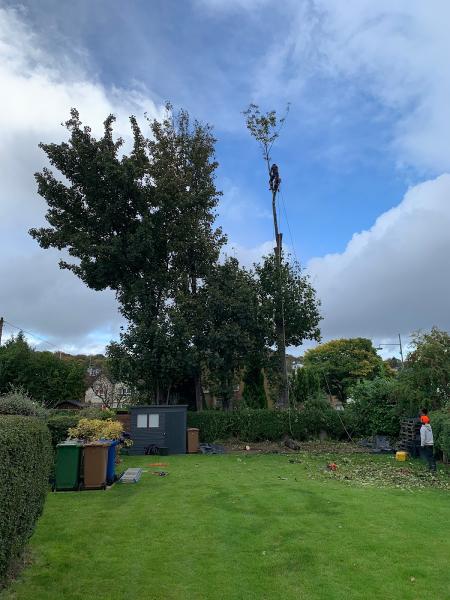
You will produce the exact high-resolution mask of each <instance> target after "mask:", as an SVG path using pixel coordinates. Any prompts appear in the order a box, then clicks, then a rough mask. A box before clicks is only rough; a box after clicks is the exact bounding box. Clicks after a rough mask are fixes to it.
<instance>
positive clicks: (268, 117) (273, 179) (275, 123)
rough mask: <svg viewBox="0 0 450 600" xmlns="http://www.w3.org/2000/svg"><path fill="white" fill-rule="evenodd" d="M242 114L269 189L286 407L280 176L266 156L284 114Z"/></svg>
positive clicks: (253, 109)
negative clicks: (260, 155)
mask: <svg viewBox="0 0 450 600" xmlns="http://www.w3.org/2000/svg"><path fill="white" fill-rule="evenodd" d="M288 110H289V106H288V107H287V110H286V114H287V112H288ZM244 115H245V117H246V123H247V129H248V130H249V131H250V133H251V135H252V136H253V137H254V138H255V139H256V140H257V142H259V145H260V147H261V150H262V153H263V157H264V161H265V163H266V165H267V171H268V175H269V182H270V190H271V192H272V214H273V227H274V233H275V244H276V245H275V248H274V253H275V263H276V270H277V277H278V282H277V284H278V291H279V301H278V302H277V306H276V314H275V330H276V331H275V333H276V345H277V355H278V362H279V373H280V393H279V397H278V402H277V408H280V409H286V408H288V407H289V381H288V372H287V362H286V328H285V320H284V290H283V277H282V260H283V247H282V246H283V234H282V233H280V231H279V229H278V219H277V207H276V201H277V194H278V191H279V186H280V183H281V179H280V178H279V174H278V167H277V165H275V164H272V163H271V157H270V151H271V149H272V146H273V144H274V142H275V140H276V139H277V138H278V136H279V134H280V130H281V128H282V127H283V124H284V121H285V120H286V116H285V117H283V118H281V119H277V115H276V113H275V111H270V112H268V113H266V114H261V112H260V110H259V107H258V106H257V105H255V104H250V106H249V108H248V109H247V110H246V111H245V112H244ZM274 169H275V171H274Z"/></svg>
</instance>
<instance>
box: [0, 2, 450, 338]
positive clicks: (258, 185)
mask: <svg viewBox="0 0 450 600" xmlns="http://www.w3.org/2000/svg"><path fill="white" fill-rule="evenodd" d="M449 17H450V7H449V6H448V5H447V3H446V2H444V1H437V2H435V3H433V5H431V4H428V5H427V6H425V4H424V3H421V2H417V1H414V0H409V1H408V2H406V1H404V0H398V2H396V3H395V8H392V3H391V2H387V0H380V2H377V3H373V2H371V1H370V0H358V1H357V0H349V1H348V2H346V3H345V5H344V4H343V3H342V2H338V0H328V1H325V0H298V1H295V2H294V1H293V0H292V1H291V0H287V1H286V2H283V3H281V4H280V5H275V4H274V3H270V2H268V1H266V0H189V1H185V2H180V1H175V0H169V1H168V0H165V1H163V0H153V1H152V2H148V1H144V0H141V1H138V0H135V1H130V2H127V3H124V2H119V1H118V0H112V1H111V0H108V1H107V0H97V1H96V2H88V1H87V0H86V1H85V0H75V1H74V2H71V3H65V2H57V1H56V0H40V1H39V2H22V3H20V4H19V3H16V2H11V1H2V0H0V41H2V42H3V46H2V47H1V50H0V52H2V55H1V56H0V58H1V59H2V63H3V67H1V68H0V84H2V83H3V87H4V89H7V90H8V92H7V97H6V98H4V99H3V100H2V101H0V109H2V111H3V114H4V117H3V119H4V123H3V125H4V127H6V130H7V137H8V139H11V140H13V142H12V145H10V146H8V160H7V164H4V165H3V167H0V168H3V169H4V178H3V179H2V183H1V184H0V194H1V197H3V198H4V199H5V200H6V202H5V203H4V209H3V210H4V215H6V219H7V222H6V224H4V228H5V231H4V235H3V244H4V245H5V248H4V252H5V253H7V254H8V255H10V256H11V262H10V264H9V265H7V266H5V267H4V269H3V275H4V280H5V278H6V280H7V281H8V288H7V298H8V300H7V301H6V302H5V303H4V305H5V306H6V308H5V309H4V310H6V309H8V314H7V315H6V316H9V319H10V320H11V322H15V323H19V324H20V325H22V326H23V327H25V328H27V329H31V330H33V331H37V332H38V333H39V334H40V335H43V336H44V337H47V338H48V339H50V340H52V341H53V342H55V343H56V344H58V345H63V346H64V347H65V348H67V349H89V348H94V347H101V345H102V344H103V343H104V341H105V340H108V339H109V338H110V337H111V336H112V337H114V336H115V335H116V332H117V327H118V323H119V319H118V318H117V315H116V311H115V304H114V301H113V299H112V297H111V295H108V293H105V294H103V295H98V294H97V295H94V294H93V293H91V292H89V291H86V290H84V289H82V288H81V287H80V285H81V284H79V282H74V281H72V280H71V279H70V278H71V277H72V278H73V276H72V275H70V274H67V273H61V272H59V271H58V269H57V267H56V256H55V255H50V253H47V254H46V256H44V253H43V251H41V250H39V249H37V248H36V247H35V244H34V242H32V241H31V240H29V239H28V237H27V235H26V230H27V228H28V227H30V226H34V225H37V224H39V221H41V220H42V216H43V213H44V206H43V203H42V202H41V201H40V200H39V198H38V197H37V196H36V193H35V188H34V183H33V181H32V172H33V171H34V170H36V169H38V168H41V167H42V165H43V164H44V159H43V157H42V156H41V155H40V154H39V152H38V151H37V150H36V143H37V142H38V141H40V140H46V141H57V140H59V139H61V136H62V135H63V131H62V130H61V129H60V128H58V124H59V122H60V121H61V120H62V118H64V117H65V116H66V115H67V113H68V110H69V108H70V106H71V105H75V106H78V107H79V108H80V112H81V116H82V118H83V117H84V119H85V120H86V122H88V123H89V124H90V125H92V126H93V127H94V128H98V127H99V126H100V124H101V121H102V119H103V118H104V116H106V114H107V113H108V112H110V111H112V112H115V113H116V114H117V115H118V116H119V121H118V129H119V132H120V133H123V132H126V131H127V122H126V116H127V115H129V114H131V113H135V114H137V116H138V117H139V118H142V116H143V113H144V111H148V112H149V114H150V115H152V116H158V114H160V111H161V107H162V105H163V103H164V101H165V100H170V101H171V102H172V103H173V104H174V105H175V106H176V107H183V108H186V109H188V110H189V112H190V113H191V114H192V116H193V117H196V118H198V119H200V120H203V121H208V122H210V123H211V124H212V125H214V128H215V134H216V136H217V139H218V142H217V159H218V161H219V163H220V167H219V170H218V187H219V188H220V189H222V190H223V192H224V196H223V199H222V201H221V204H220V207H219V214H218V222H219V223H220V224H221V225H222V226H223V228H224V230H225V231H226V233H227V234H228V237H229V248H228V252H230V253H235V254H236V255H237V256H238V257H239V258H240V259H241V260H242V261H243V262H245V263H247V264H249V263H251V261H252V260H254V259H256V258H258V257H259V256H260V255H261V254H262V253H263V252H264V251H267V250H268V249H269V248H270V247H271V239H272V222H271V214H270V195H269V192H268V189H267V175H266V172H265V166H264V164H263V162H262V160H261V157H260V154H259V149H258V147H257V145H256V143H255V142H254V141H253V140H252V139H251V138H250V136H249V134H248V132H247V131H246V129H245V124H244V118H243V115H242V110H243V109H245V107H246V106H247V105H248V103H249V102H257V103H258V104H259V105H260V106H261V108H262V109H264V110H269V109H276V110H277V111H279V112H280V113H283V111H284V108H285V106H286V103H287V102H290V103H291V108H290V112H289V116H288V120H287V123H286V126H285V128H284V130H283V132H282V135H281V138H280V140H279V142H278V143H277V144H276V146H275V147H274V149H273V159H274V160H275V161H276V162H277V163H278V165H279V166H280V171H281V177H282V181H283V183H282V200H283V203H284V208H283V209H282V211H281V227H282V230H283V231H284V240H285V243H286V244H287V245H288V246H289V247H290V248H291V249H292V251H293V253H294V254H295V255H296V256H297V257H298V258H299V260H300V261H301V263H302V264H303V265H304V266H305V268H307V270H308V272H309V273H310V275H311V277H312V280H313V282H314V284H315V285H316V287H317V290H318V293H319V296H320V297H321V299H322V302H323V313H324V322H323V333H324V338H330V337H338V336H352V335H365V336H369V337H372V338H373V339H374V340H376V341H381V340H384V341H389V340H391V339H393V337H395V335H396V334H397V333H398V332H400V333H402V334H403V335H404V336H408V335H409V334H410V333H411V332H412V331H413V330H416V329H419V328H429V327H431V326H432V325H433V324H435V325H438V326H440V327H443V328H448V327H449V326H450V321H449V317H448V316H447V310H446V308H445V307H446V306H447V304H448V299H449V298H448V295H449V291H450V290H449V286H448V284H446V283H445V282H443V278H442V269H445V268H446V258H445V257H446V255H447V254H448V250H450V245H449V242H448V235H446V233H445V232H446V226H447V225H448V224H449V223H450V215H449V203H448V201H447V197H448V195H447V192H448V193H450V181H449V179H448V178H446V176H445V173H446V172H447V171H448V168H449V167H450V164H449V163H450V147H449V142H448V140H449V139H450V117H449V114H448V113H449V111H448V108H447V107H448V100H449V96H450V75H449V74H448V73H447V70H448V69H447V59H446V57H447V56H448V53H449V52H450V47H449V46H450V42H449V41H448V35H447V32H446V28H445V27H444V25H443V23H445V22H448V18H449ZM0 124H1V123H0ZM0 150H1V148H0ZM5 151H6V146H5ZM12 173H15V174H16V175H17V176H16V177H13V176H12V175H11V174H12ZM21 173H23V176H21ZM0 174H1V173H0ZM2 186H3V187H2ZM447 188H448V189H447ZM284 209H285V210H284ZM286 215H287V219H286ZM8 269H9V270H8ZM30 270H33V271H34V272H38V273H40V274H41V275H40V278H37V279H34V278H33V276H31V277H30V276H29V273H30ZM18 273H20V274H21V276H20V277H19V276H17V277H15V276H14V274H18ZM440 273H441V275H440ZM0 275H1V273H0ZM42 280H43V281H46V282H47V284H46V290H47V291H46V295H45V296H44V297H42V298H41V299H40V301H38V302H37V306H38V308H36V307H34V308H33V309H30V307H28V306H26V303H23V304H22V303H19V304H18V303H17V302H16V301H15V300H13V299H15V298H16V297H17V295H18V294H22V295H23V294H26V295H27V294H37V296H38V298H40V295H41V292H39V291H38V286H39V281H42ZM420 280H424V281H426V285H423V286H420V285H418V281H420ZM5 297H6V296H5ZM55 297H56V298H59V301H58V302H57V304H55V300H54V299H55ZM74 297H75V298H77V302H76V309H75V312H76V313H77V314H76V316H75V318H71V319H68V318H67V315H68V314H71V315H74V311H71V310H70V308H71V305H72V299H73V298H74ZM50 313H51V314H52V315H53V318H49V316H48V315H49V314H50ZM55 314H56V315H57V318H55ZM68 321H69V322H70V323H72V325H69V324H68Z"/></svg>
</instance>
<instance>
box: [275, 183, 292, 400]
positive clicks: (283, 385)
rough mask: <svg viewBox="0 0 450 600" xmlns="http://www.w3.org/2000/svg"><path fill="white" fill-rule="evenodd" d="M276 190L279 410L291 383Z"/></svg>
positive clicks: (287, 398)
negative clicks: (278, 297) (287, 357)
mask: <svg viewBox="0 0 450 600" xmlns="http://www.w3.org/2000/svg"><path fill="white" fill-rule="evenodd" d="M276 197H277V192H276V190H273V191H272V212H273V225H274V229H275V241H276V246H275V248H274V251H275V260H276V263H277V269H278V276H279V281H278V285H279V291H280V302H279V305H278V307H277V312H278V314H277V315H276V318H275V329H276V332H275V333H276V339H277V354H278V363H279V369H280V390H279V395H278V400H277V403H276V406H277V408H281V409H283V408H288V406H289V388H288V385H289V382H288V375H287V366H286V331H285V324H284V305H283V302H284V301H283V286H282V281H281V259H282V243H283V241H282V240H283V234H281V233H280V232H279V231H278V219H277V209H276Z"/></svg>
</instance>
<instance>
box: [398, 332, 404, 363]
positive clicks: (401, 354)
mask: <svg viewBox="0 0 450 600" xmlns="http://www.w3.org/2000/svg"><path fill="white" fill-rule="evenodd" d="M398 341H399V346H400V358H401V360H402V367H403V366H404V362H403V346H402V337H401V335H400V334H398Z"/></svg>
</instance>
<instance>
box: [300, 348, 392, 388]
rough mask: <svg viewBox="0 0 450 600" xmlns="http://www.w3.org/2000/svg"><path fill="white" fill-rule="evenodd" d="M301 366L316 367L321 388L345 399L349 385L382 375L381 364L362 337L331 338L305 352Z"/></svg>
mask: <svg viewBox="0 0 450 600" xmlns="http://www.w3.org/2000/svg"><path fill="white" fill-rule="evenodd" d="M304 365H305V367H311V368H314V369H317V371H318V372H319V374H320V377H321V379H322V387H323V389H324V390H325V391H326V392H328V393H331V394H335V395H337V396H339V397H340V399H346V398H347V395H348V391H349V388H350V387H351V386H352V385H353V384H354V383H356V382H357V381H358V380H362V379H373V378H374V377H377V376H383V375H385V367H384V364H383V361H382V359H381V358H380V357H379V356H378V354H377V352H376V350H375V348H374V347H373V345H372V342H371V341H370V340H369V339H366V338H350V339H338V340H331V341H330V342H326V343H325V344H321V345H320V346H317V347H316V348H312V349H311V350H308V351H307V352H306V353H305V356H304Z"/></svg>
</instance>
